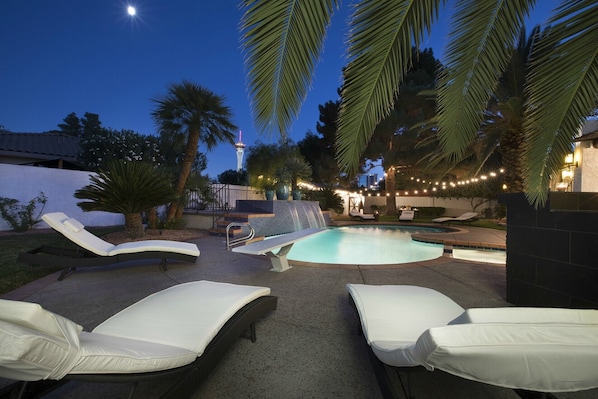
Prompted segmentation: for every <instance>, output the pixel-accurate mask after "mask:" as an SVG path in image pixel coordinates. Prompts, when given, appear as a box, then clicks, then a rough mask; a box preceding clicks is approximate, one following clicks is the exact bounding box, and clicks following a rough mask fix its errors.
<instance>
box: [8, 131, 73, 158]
mask: <svg viewBox="0 0 598 399" xmlns="http://www.w3.org/2000/svg"><path fill="white" fill-rule="evenodd" d="M79 140H80V139H79V138H77V137H72V136H68V135H65V134H62V133H14V132H6V131H0V155H2V156H5V157H9V156H13V157H19V158H30V159H31V160H32V161H40V160H41V161H43V160H55V159H63V160H65V161H67V162H73V163H76V162H77V156H78V154H79V152H80V151H81V147H80V146H79Z"/></svg>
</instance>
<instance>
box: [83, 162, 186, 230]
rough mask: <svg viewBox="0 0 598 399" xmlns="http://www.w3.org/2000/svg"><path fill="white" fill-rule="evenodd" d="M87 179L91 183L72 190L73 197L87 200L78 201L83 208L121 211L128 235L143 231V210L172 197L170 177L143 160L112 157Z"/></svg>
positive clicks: (170, 199)
mask: <svg viewBox="0 0 598 399" xmlns="http://www.w3.org/2000/svg"><path fill="white" fill-rule="evenodd" d="M89 180H90V181H91V184H89V185H87V186H85V187H83V188H82V189H79V190H77V191H76V192H75V197H76V198H78V199H84V200H88V201H82V202H78V203H77V205H78V206H79V207H81V209H83V210H84V211H105V212H112V213H122V214H123V215H124V216H125V231H126V234H127V237H129V238H140V237H143V235H144V234H145V232H144V229H143V223H142V217H141V213H142V212H143V211H145V210H147V209H149V208H151V207H154V206H158V205H163V204H167V203H169V202H171V201H173V200H174V198H175V196H174V190H173V185H172V181H171V179H170V178H169V177H167V176H166V175H165V174H163V173H162V172H161V171H160V170H158V169H157V168H156V167H155V166H154V165H152V164H149V163H145V162H135V161H132V162H125V161H112V162H110V163H108V165H107V167H106V169H100V171H99V172H98V174H97V175H91V176H90V178H89Z"/></svg>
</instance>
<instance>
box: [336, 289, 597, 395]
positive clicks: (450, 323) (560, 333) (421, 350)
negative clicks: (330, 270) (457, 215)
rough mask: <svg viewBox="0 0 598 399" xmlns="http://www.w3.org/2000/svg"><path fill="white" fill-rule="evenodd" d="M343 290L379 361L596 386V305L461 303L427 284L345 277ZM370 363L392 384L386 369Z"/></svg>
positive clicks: (547, 386) (520, 383) (568, 386)
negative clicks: (374, 282)
mask: <svg viewBox="0 0 598 399" xmlns="http://www.w3.org/2000/svg"><path fill="white" fill-rule="evenodd" d="M347 290H348V291H349V293H350V296H351V299H352V300H353V302H354V304H355V306H356V308H357V311H358V313H359V318H360V321H361V327H362V330H363V334H364V335H365V339H366V341H367V343H368V344H369V345H370V349H371V352H372V354H373V356H371V357H372V360H375V361H377V362H380V363H382V364H384V365H387V366H391V367H400V368H403V367H407V368H410V367H417V366H422V367H424V368H425V369H427V370H430V371H432V370H435V369H439V370H443V371H445V372H447V373H450V374H453V375H456V376H459V377H462V378H466V379H469V380H473V381H479V382H483V383H487V384H491V385H495V386H500V387H507V388H512V389H520V390H527V391H536V392H569V391H580V390H586V389H592V388H596V387H598V372H597V371H596V365H598V310H580V309H552V308H515V307H513V308H488V309H469V310H465V309H463V308H462V307H461V306H459V305H458V304H457V303H455V302H454V301H452V300H451V299H450V298H448V297H447V296H445V295H443V294H441V293H439V292H437V291H434V290H432V289H429V288H424V287H417V286H406V285H380V286H374V285H363V284H348V285H347ZM374 366H375V369H376V370H377V373H376V374H377V377H378V379H379V382H380V384H381V389H383V391H385V392H389V391H390V389H389V388H388V387H389V385H388V381H387V376H386V373H385V372H378V371H380V370H381V369H380V365H379V364H378V366H376V364H374ZM382 370H383V367H382ZM405 394H406V395H408V393H407V392H406V393H405Z"/></svg>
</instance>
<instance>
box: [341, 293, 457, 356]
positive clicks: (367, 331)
mask: <svg viewBox="0 0 598 399" xmlns="http://www.w3.org/2000/svg"><path fill="white" fill-rule="evenodd" d="M347 290H348V291H349V293H350V294H351V297H352V298H353V301H354V303H355V306H356V307H357V311H358V312H359V318H360V320H361V326H362V329H363V333H364V335H365V338H366V340H367V342H368V344H370V346H371V347H372V350H373V351H374V353H375V354H376V356H377V357H378V358H379V359H380V360H381V361H382V362H383V363H386V364H388V365H391V366H397V367H405V366H419V365H420V364H421V360H420V359H419V357H418V355H417V354H416V353H415V352H414V349H415V343H416V341H417V339H418V338H419V336H420V335H421V334H422V333H423V332H424V331H426V330H428V329H429V328H431V327H438V326H445V325H446V324H447V323H449V322H450V321H451V320H453V319H455V318H456V317H457V316H459V315H460V314H461V313H463V311H464V309H463V308H462V307H461V306H459V305H458V304H457V303H455V302H454V301H453V300H452V299H450V298H449V297H447V296H446V295H443V294H441V293H439V292H438V291H435V290H432V289H429V288H425V287H417V286H411V285H364V284H347Z"/></svg>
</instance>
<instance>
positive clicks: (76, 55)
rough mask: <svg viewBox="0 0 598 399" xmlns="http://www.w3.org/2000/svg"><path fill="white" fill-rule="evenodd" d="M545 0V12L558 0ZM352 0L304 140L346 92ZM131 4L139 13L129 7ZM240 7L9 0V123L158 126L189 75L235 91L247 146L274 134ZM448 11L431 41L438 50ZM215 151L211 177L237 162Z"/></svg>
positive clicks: (5, 49)
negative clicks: (259, 124) (262, 117)
mask: <svg viewBox="0 0 598 399" xmlns="http://www.w3.org/2000/svg"><path fill="white" fill-rule="evenodd" d="M544 2H546V3H547V4H546V7H547V8H546V11H548V7H549V6H550V8H552V6H553V5H554V4H555V2H554V1H553V0H549V1H546V0H544ZM348 4H349V2H344V3H343V7H342V9H341V10H342V12H340V13H337V14H336V15H335V17H334V18H333V21H332V26H333V28H334V29H333V30H331V31H330V32H329V35H328V39H327V42H326V46H325V49H324V54H323V58H322V59H321V60H320V63H319V64H318V69H317V70H316V79H315V81H314V83H313V85H312V90H311V92H310V94H309V96H308V98H307V100H306V102H305V103H304V105H303V108H302V111H301V113H300V115H299V118H298V120H297V121H296V122H295V123H294V124H293V126H292V132H291V138H292V139H293V140H295V141H299V140H301V139H302V138H303V137H304V136H305V133H306V132H307V131H310V130H311V131H313V132H315V131H316V130H315V126H316V123H317V121H318V116H319V113H318V105H319V104H324V103H325V102H326V101H329V100H336V99H337V89H338V87H339V86H340V84H341V68H342V66H343V65H344V64H345V62H344V51H345V49H344V47H343V38H344V34H345V31H346V21H347V19H348V17H347V15H348V9H349V7H348ZM129 5H132V6H135V8H136V10H137V14H136V15H135V16H130V15H129V14H128V13H127V7H128V6H129ZM241 15H242V12H241V10H240V9H239V7H238V2H237V1H235V0H225V1H198V0H169V1H163V0H136V1H132V2H130V3H128V2H125V1H123V0H113V1H108V0H102V1H98V0H53V1H45V0H33V1H22V0H2V1H1V2H0V35H1V37H2V42H1V44H0V55H1V59H2V62H1V63H0V93H1V95H0V125H2V126H4V128H5V129H8V130H10V131H13V132H43V131H48V130H53V129H57V125H58V124H60V123H62V121H63V119H64V118H65V117H66V116H67V115H68V114H70V113H71V112H75V113H76V114H77V116H79V117H83V115H84V114H85V112H91V113H95V114H98V115H99V116H100V121H101V122H102V125H103V126H104V127H107V128H113V129H116V130H121V129H130V130H134V131H136V132H138V133H142V134H156V129H155V126H154V122H153V120H152V118H151V112H152V110H153V109H154V106H155V105H154V103H153V102H152V101H151V99H152V98H156V97H159V96H161V95H164V94H166V90H167V86H168V85H169V84H171V83H176V82H181V81H182V80H185V79H186V80H189V81H192V82H194V83H197V84H199V85H201V86H203V87H205V88H207V89H209V90H211V91H213V92H214V93H216V94H218V95H222V96H224V97H225V98H226V104H227V105H228V106H229V107H230V108H231V109H232V111H233V122H234V123H235V124H236V125H238V126H239V128H240V129H241V130H242V131H243V142H244V143H245V144H246V145H248V146H250V145H252V144H253V143H254V142H255V141H256V140H261V141H263V142H274V141H276V140H277V137H268V136H263V135H260V134H258V132H256V130H255V128H254V124H253V120H252V118H251V113H250V108H249V100H248V98H247V92H246V85H245V70H244V65H243V57H242V54H241V50H240V44H239V24H240V20H241ZM543 17H545V15H543V16H538V17H537V18H538V20H539V21H542V20H543ZM447 20H448V17H445V18H443V20H442V21H440V23H439V26H438V27H437V29H435V30H434V31H433V36H432V38H431V40H429V41H428V42H427V43H426V44H425V47H433V48H434V54H435V56H436V57H437V58H439V57H441V56H442V47H443V46H444V44H445V36H446V32H447V30H446V22H447ZM530 27H531V25H530ZM200 150H201V151H205V148H203V147H202V148H200ZM207 156H208V169H207V170H206V171H205V173H207V174H209V175H210V176H211V177H214V178H215V177H216V176H217V175H218V174H220V173H222V172H223V171H224V170H227V169H235V168H236V156H235V149H234V147H233V146H229V145H228V144H220V145H219V146H218V147H217V148H216V150H214V151H212V152H209V153H207Z"/></svg>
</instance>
